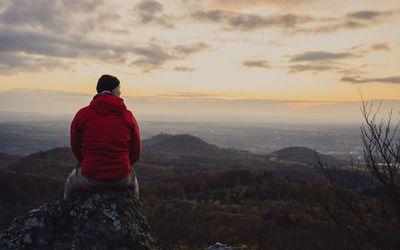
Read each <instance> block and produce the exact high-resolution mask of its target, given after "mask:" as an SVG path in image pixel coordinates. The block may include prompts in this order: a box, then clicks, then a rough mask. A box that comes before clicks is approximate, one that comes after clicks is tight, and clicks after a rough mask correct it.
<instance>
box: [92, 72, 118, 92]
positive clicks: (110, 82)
mask: <svg viewBox="0 0 400 250" xmlns="http://www.w3.org/2000/svg"><path fill="white" fill-rule="evenodd" d="M118 85H119V80H118V78H117V77H115V76H112V75H102V76H101V77H100V78H99V80H98V81H97V87H96V90H97V93H100V92H102V91H104V90H108V91H110V92H111V91H112V90H113V89H115V88H116V87H118Z"/></svg>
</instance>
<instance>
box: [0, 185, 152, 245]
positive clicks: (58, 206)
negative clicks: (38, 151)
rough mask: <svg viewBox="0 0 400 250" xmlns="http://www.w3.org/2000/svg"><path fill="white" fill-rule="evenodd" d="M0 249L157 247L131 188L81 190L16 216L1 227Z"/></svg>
mask: <svg viewBox="0 0 400 250" xmlns="http://www.w3.org/2000/svg"><path fill="white" fill-rule="evenodd" d="M0 249H1V250H6V249H43V250H45V249H54V250H63V249H76V250H78V249H85V250H86V249H93V250H102V249H115V250H117V249H118V250H123V249H124V250H128V249H137V250H145V249H146V250H147V249H155V243H154V240H153V238H152V237H151V235H150V228H149V225H148V224H147V222H146V219H145V217H144V215H143V212H142V205H141V203H140V201H138V200H137V199H136V198H135V196H134V193H133V190H131V189H125V190H102V191H97V192H90V191H79V192H76V193H72V194H71V195H70V196H69V197H68V198H67V199H65V200H58V201H56V202H55V203H54V204H48V203H46V204H44V205H42V206H40V207H39V208H37V209H34V210H31V211H29V212H28V213H27V214H26V215H25V216H21V217H17V218H15V219H14V220H13V222H12V223H11V225H10V227H9V228H8V229H6V230H5V231H3V232H0Z"/></svg>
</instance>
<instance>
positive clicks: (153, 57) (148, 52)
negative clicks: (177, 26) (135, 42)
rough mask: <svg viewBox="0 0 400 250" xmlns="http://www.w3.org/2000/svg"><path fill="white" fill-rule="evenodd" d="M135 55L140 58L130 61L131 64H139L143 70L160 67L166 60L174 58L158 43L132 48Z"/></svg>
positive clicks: (147, 70) (148, 70)
mask: <svg viewBox="0 0 400 250" xmlns="http://www.w3.org/2000/svg"><path fill="white" fill-rule="evenodd" d="M134 52H135V54H136V55H139V56H140V58H139V59H136V60H135V61H133V62H132V65H134V66H139V67H141V68H142V69H143V72H150V71H152V70H154V69H158V68H160V67H161V66H162V65H164V64H165V63H166V62H167V61H168V60H172V59H174V57H173V56H172V55H170V54H169V53H168V52H167V51H166V50H165V49H164V48H163V47H161V46H159V45H150V46H148V47H137V48H135V49H134Z"/></svg>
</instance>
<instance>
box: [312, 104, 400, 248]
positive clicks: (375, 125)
mask: <svg viewBox="0 0 400 250" xmlns="http://www.w3.org/2000/svg"><path fill="white" fill-rule="evenodd" d="M380 108H381V104H379V105H378V106H376V105H374V104H373V103H372V102H371V101H364V100H363V101H362V107H361V113H362V116H363V120H364V121H363V124H362V125H361V127H360V131H361V138H362V143H363V156H364V163H357V164H355V163H354V162H353V161H352V164H351V166H352V168H351V170H348V169H338V168H337V167H336V166H332V165H329V163H326V162H322V161H321V159H320V158H319V157H318V155H317V154H315V155H316V157H317V161H318V163H319V165H320V167H321V170H322V173H323V174H324V175H325V176H326V177H327V179H328V180H329V182H330V184H331V186H332V189H333V193H334V195H333V197H332V199H331V200H330V201H329V202H327V201H326V200H325V201H326V202H325V203H324V204H323V206H324V208H325V210H326V212H327V214H328V215H329V216H330V218H331V219H332V221H333V222H334V224H335V225H336V226H337V227H338V228H340V230H336V232H339V234H341V235H335V237H334V238H335V239H340V242H339V240H335V241H336V244H337V246H338V247H339V246H340V247H342V248H343V249H358V248H363V249H400V239H399V237H398V236H399V235H400V173H399V168H400V136H399V124H400V121H397V122H395V123H394V122H393V109H391V110H390V112H389V114H388V117H387V118H386V119H384V118H379V116H380V115H381V114H380ZM344 172H346V173H347V176H351V180H352V182H353V185H352V186H351V188H350V189H349V188H345V187H344V186H343V185H342V183H341V182H342V181H343V180H341V179H340V178H338V176H339V174H340V176H342V177H343V173H344Z"/></svg>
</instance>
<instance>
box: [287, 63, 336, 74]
mask: <svg viewBox="0 0 400 250" xmlns="http://www.w3.org/2000/svg"><path fill="white" fill-rule="evenodd" d="M288 69H289V73H291V74H293V73H298V72H303V71H311V72H314V73H319V72H322V71H332V70H338V69H339V68H338V66H336V65H334V64H331V63H318V64H294V65H289V67H288Z"/></svg>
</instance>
